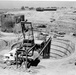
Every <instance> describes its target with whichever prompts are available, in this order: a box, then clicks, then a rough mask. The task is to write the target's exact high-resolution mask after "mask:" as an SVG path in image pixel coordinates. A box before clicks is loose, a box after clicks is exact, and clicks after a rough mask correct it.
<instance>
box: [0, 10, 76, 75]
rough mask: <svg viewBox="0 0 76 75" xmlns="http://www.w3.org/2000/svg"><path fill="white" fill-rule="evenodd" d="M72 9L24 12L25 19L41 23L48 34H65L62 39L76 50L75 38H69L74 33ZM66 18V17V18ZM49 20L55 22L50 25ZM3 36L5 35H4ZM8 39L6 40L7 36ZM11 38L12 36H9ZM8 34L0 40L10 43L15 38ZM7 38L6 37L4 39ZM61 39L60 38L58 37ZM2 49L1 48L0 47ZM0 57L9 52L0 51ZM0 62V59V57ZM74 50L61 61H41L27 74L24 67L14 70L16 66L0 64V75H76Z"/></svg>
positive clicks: (74, 15) (74, 24)
mask: <svg viewBox="0 0 76 75" xmlns="http://www.w3.org/2000/svg"><path fill="white" fill-rule="evenodd" d="M73 11H74V9H66V10H58V11H56V12H36V11H27V12H26V11H25V12H24V13H25V16H26V17H25V18H26V19H28V20H29V21H32V22H33V23H36V24H37V23H38V22H40V23H43V24H45V23H46V24H47V25H48V26H47V28H49V27H50V28H49V29H47V30H48V31H49V33H50V31H51V30H58V31H60V30H61V31H64V32H66V33H67V34H66V35H65V37H63V38H64V39H69V40H70V41H72V42H73V43H74V44H75V48H76V37H74V36H71V35H70V34H68V33H70V32H75V27H76V22H75V20H76V14H75V13H73ZM22 13H23V11H22ZM67 16H68V17H67ZM51 18H55V19H56V21H55V22H52V23H50V21H51ZM4 35H5V34H4ZM7 35H8V36H9V38H10V39H9V38H8V36H7ZM10 35H11V36H12V35H14V34H10ZM10 35H9V34H6V35H5V36H3V37H1V39H6V40H8V41H11V39H14V38H15V37H16V36H15V37H13V36H12V37H11V36H10ZM50 35H51V33H50ZM6 36H7V37H6ZM60 38H62V37H60ZM1 47H2V46H1ZM0 50H1V51H0V55H3V54H5V53H6V52H7V51H9V48H7V49H0ZM0 58H1V60H2V57H0ZM75 62H76V49H75V52H74V53H72V54H71V55H70V56H68V57H66V58H62V59H56V60H55V59H51V58H50V59H41V62H40V63H39V65H38V66H37V67H31V68H30V70H29V72H27V71H26V70H25V69H24V67H23V69H22V68H18V69H16V66H6V65H3V64H0V75H76V65H75Z"/></svg>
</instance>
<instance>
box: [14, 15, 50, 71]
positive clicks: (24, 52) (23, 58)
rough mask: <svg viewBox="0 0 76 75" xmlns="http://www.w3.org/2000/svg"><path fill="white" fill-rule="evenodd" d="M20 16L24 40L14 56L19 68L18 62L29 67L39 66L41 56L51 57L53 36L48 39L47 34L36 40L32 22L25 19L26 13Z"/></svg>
mask: <svg viewBox="0 0 76 75" xmlns="http://www.w3.org/2000/svg"><path fill="white" fill-rule="evenodd" d="M20 17H21V27H22V34H23V41H22V44H21V45H20V47H18V48H16V50H15V53H14V56H13V57H14V61H15V63H16V65H17V68H18V64H20V65H22V63H24V64H25V68H26V69H27V68H29V67H30V66H37V65H38V63H39V62H40V59H39V57H40V56H42V57H43V58H50V46H51V37H49V39H48V40H46V36H45V39H43V40H35V39H34V33H33V27H32V23H31V22H28V21H25V20H24V15H22V16H20ZM28 34H29V35H28ZM43 36H44V35H43Z"/></svg>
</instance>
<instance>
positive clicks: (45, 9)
mask: <svg viewBox="0 0 76 75" xmlns="http://www.w3.org/2000/svg"><path fill="white" fill-rule="evenodd" d="M56 10H57V8H56V7H51V8H40V7H39V8H36V11H56Z"/></svg>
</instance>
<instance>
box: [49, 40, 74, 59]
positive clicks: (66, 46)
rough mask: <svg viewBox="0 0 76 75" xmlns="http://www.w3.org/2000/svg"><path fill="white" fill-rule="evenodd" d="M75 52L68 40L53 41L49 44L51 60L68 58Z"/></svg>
mask: <svg viewBox="0 0 76 75" xmlns="http://www.w3.org/2000/svg"><path fill="white" fill-rule="evenodd" d="M74 51H75V45H74V43H72V42H71V41H70V40H64V39H54V40H52V42H51V51H50V58H51V59H62V58H65V57H68V56H70V55H71V54H72V53H74Z"/></svg>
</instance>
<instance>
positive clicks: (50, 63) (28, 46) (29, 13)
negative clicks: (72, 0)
mask: <svg viewBox="0 0 76 75" xmlns="http://www.w3.org/2000/svg"><path fill="white" fill-rule="evenodd" d="M1 11H2V10H1ZM0 75H76V8H74V7H71V8H65V7H63V8H44V9H39V8H38V9H37V10H18V11H7V12H3V13H1V14H0Z"/></svg>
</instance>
